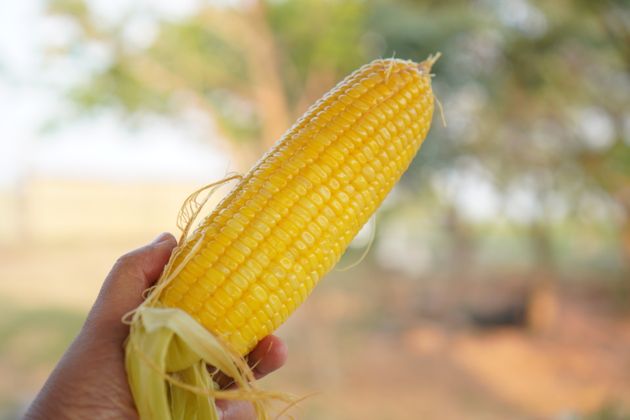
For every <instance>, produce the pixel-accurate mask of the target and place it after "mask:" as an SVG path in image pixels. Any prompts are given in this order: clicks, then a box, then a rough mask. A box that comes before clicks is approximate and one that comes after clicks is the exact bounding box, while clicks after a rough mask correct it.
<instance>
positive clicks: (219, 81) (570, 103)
mask: <svg viewBox="0 0 630 420" xmlns="http://www.w3.org/2000/svg"><path fill="white" fill-rule="evenodd" d="M229 4H230V5H226V3H217V4H215V5H211V4H209V3H203V5H202V6H201V7H200V9H199V10H198V11H197V12H196V13H194V14H193V15H191V16H189V17H186V18H183V19H179V20H169V19H165V18H161V19H160V20H159V21H158V26H157V34H156V36H155V37H154V38H153V39H152V40H151V42H150V43H149V44H148V45H146V46H144V47H141V48H138V47H136V46H133V45H130V44H129V42H128V41H127V39H126V37H125V33H126V31H125V25H126V23H127V22H126V21H125V19H123V20H121V21H120V22H119V23H118V24H114V25H106V24H103V23H102V22H100V21H99V18H98V16H95V15H94V13H91V11H90V4H89V3H86V2H85V1H84V0H50V1H49V10H50V12H51V13H54V14H62V15H64V16H66V17H69V18H70V19H72V20H73V21H74V22H75V23H76V24H78V26H79V27H80V28H81V36H80V37H79V39H78V40H77V42H78V43H85V42H99V43H103V44H106V45H108V46H109V48H110V49H111V51H113V53H112V58H111V61H110V62H109V63H108V65H107V66H105V67H104V68H102V69H100V70H97V71H95V72H94V73H93V74H92V76H91V77H90V78H89V79H88V80H87V81H85V82H84V83H83V82H82V83H79V84H78V85H76V86H74V88H73V89H72V92H71V96H72V98H73V99H74V100H75V102H76V103H77V104H78V105H79V106H80V107H83V108H87V109H94V108H98V107H120V108H121V109H123V110H124V111H125V112H127V113H132V114H133V113H137V112H143V111H147V110H149V111H152V112H162V113H165V114H177V113H178V112H179V111H181V110H182V109H185V108H187V107H193V108H194V109H197V110H200V111H201V112H203V113H204V114H206V115H207V116H208V117H209V118H210V119H212V120H213V121H215V122H216V123H217V124H218V126H219V128H220V130H221V132H222V135H223V137H224V138H225V139H227V140H230V143H229V144H230V145H231V146H230V147H231V148H232V153H233V155H234V156H235V158H237V159H239V158H240V166H242V167H246V166H247V165H248V164H249V163H250V162H251V161H252V160H253V159H254V158H255V157H256V156H258V155H259V153H260V151H261V150H262V149H265V148H266V147H267V146H268V145H269V144H270V143H271V142H273V141H274V140H275V139H276V138H277V137H278V136H279V135H280V134H281V133H282V132H283V131H284V130H285V129H286V128H287V127H288V125H289V123H290V121H293V120H294V119H295V118H296V117H297V116H298V115H300V114H301V113H302V112H303V111H304V110H305V108H306V107H307V106H308V104H310V103H311V102H312V101H314V100H315V99H316V98H318V97H319V96H320V95H321V94H322V93H323V92H325V91H326V90H328V89H329V88H330V87H331V86H332V85H333V84H334V83H335V81H336V80H338V79H340V78H341V77H342V76H343V75H345V74H347V73H348V72H349V71H351V70H352V69H354V68H356V67H357V66H358V65H360V64H362V63H363V62H365V61H368V60H370V59H373V58H378V57H389V56H394V55H395V56H397V57H403V58H412V59H416V60H419V59H422V58H423V57H425V56H426V55H428V54H429V53H432V52H435V51H442V52H444V53H445V54H444V58H443V59H442V60H440V61H439V62H438V63H437V65H436V67H435V72H436V73H437V74H439V77H438V78H436V81H435V86H436V92H437V95H438V97H439V98H440V99H441V100H442V102H443V103H444V105H445V110H446V116H447V119H448V120H449V126H448V127H446V129H437V130H433V132H432V134H431V139H430V141H429V142H428V143H427V145H425V147H424V149H423V153H421V154H420V156H419V158H418V159H417V160H416V161H415V163H414V164H413V165H412V168H411V170H410V172H409V173H408V175H407V176H406V177H405V179H404V180H403V184H402V187H403V188H405V187H407V188H409V187H411V186H413V189H414V195H415V197H419V198H420V199H422V200H425V201H426V203H427V206H431V205H434V204H430V203H438V205H437V206H436V209H438V212H436V214H441V215H446V216H443V217H444V220H443V222H444V223H443V226H444V228H445V229H447V230H448V231H449V232H450V234H449V237H450V238H451V239H452V241H451V242H452V246H451V249H452V252H453V254H452V257H451V258H452V259H453V260H454V261H460V260H461V261H462V264H464V265H466V264H468V265H470V264H473V263H474V258H473V257H472V256H474V252H472V250H473V248H474V245H475V244H474V241H473V240H472V239H473V238H472V236H471V235H472V233H471V231H470V230H469V229H466V228H465V227H463V225H464V224H466V223H469V220H467V218H468V219H469V217H468V216H467V213H468V212H469V209H468V208H467V207H470V206H472V204H474V200H475V198H474V197H473V198H472V200H471V199H468V201H462V199H461V194H459V193H457V189H456V190H455V193H452V192H451V193H448V192H447V191H444V189H443V188H442V187H441V186H442V184H441V183H440V182H433V181H436V180H438V181H439V180H440V179H444V178H446V179H451V178H453V179H459V180H463V181H462V182H470V179H477V178H478V176H481V178H482V179H485V181H486V182H488V183H489V185H490V187H489V188H491V189H492V190H493V191H495V193H496V195H497V196H498V197H499V201H500V204H499V209H498V210H495V212H494V213H491V214H490V215H489V216H488V215H486V217H490V218H491V219H494V221H497V220H498V219H502V218H504V217H507V218H508V219H509V220H511V221H513V222H515V223H519V224H525V225H527V226H529V232H530V233H531V235H530V242H531V247H530V249H531V261H532V266H534V267H537V268H538V269H539V272H540V274H539V275H538V274H537V275H536V276H537V277H542V278H548V277H550V275H549V274H542V273H548V272H552V271H553V270H554V267H555V260H554V251H553V249H554V247H553V240H552V238H551V237H550V233H549V232H550V231H549V224H551V223H556V222H557V220H558V218H560V219H562V218H567V217H574V216H576V215H577V214H578V213H580V212H582V208H583V207H584V206H583V205H582V203H584V198H585V197H598V198H597V199H598V200H599V201H600V203H599V204H601V206H603V207H604V208H605V211H606V214H607V215H608V216H607V217H608V219H609V220H606V221H604V222H605V223H611V224H613V225H616V226H618V227H619V228H620V231H621V232H623V233H621V234H620V235H621V236H622V238H621V242H623V243H625V244H626V245H625V252H626V254H625V255H626V262H627V268H628V269H629V270H630V191H629V190H630V169H629V168H630V150H629V148H630V128H629V127H630V112H629V109H630V77H629V71H630V47H629V45H630V42H629V40H630V29H629V27H630V7H629V5H628V2H627V1H624V0H603V1H597V2H593V1H589V0H560V1H554V2H544V1H542V0H476V1H472V2H471V1H464V0H456V1H451V2H441V1H437V0H424V1H411V0H397V1H384V0H364V1H361V0H351V1H344V2H340V1H333V0H325V1H317V0H303V1H290V0H287V1H267V2H265V1H262V0H258V1H248V2H235V3H229ZM71 48H72V46H69V49H71ZM66 52H67V51H66ZM475 174H476V175H475ZM453 175H456V176H455V177H453ZM473 176H477V178H474V177H473ZM419 179H421V180H422V182H421V183H419V182H418V180H419ZM427 181H431V182H427ZM418 185H422V186H424V187H418ZM431 186H433V187H431ZM436 186H437V187H436ZM481 199H482V198H479V200H481ZM471 203H472V204H471ZM587 210H588V209H587ZM620 212H621V216H620V217H618V220H617V219H613V218H612V217H613V216H614V215H615V214H618V213H620ZM586 213H587V214H588V211H586ZM553 215H556V216H553ZM552 216H553V217H552ZM554 217H555V219H554ZM587 217H588V216H587ZM491 221H492V220H491ZM592 222H593V223H596V222H598V221H596V220H593V221H592ZM458 255H459V256H461V255H464V256H466V257H465V258H459V257H458ZM468 272H469V270H468V269H467V268H464V269H463V270H462V273H468ZM545 282H546V280H545V281H543V283H545Z"/></svg>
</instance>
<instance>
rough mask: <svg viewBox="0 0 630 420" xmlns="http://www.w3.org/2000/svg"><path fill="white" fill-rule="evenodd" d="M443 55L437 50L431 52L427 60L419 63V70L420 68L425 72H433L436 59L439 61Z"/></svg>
mask: <svg viewBox="0 0 630 420" xmlns="http://www.w3.org/2000/svg"><path fill="white" fill-rule="evenodd" d="M440 57H442V53H441V52H437V53H435V54H431V55H430V56H428V57H427V59H426V60H424V61H422V62H420V63H418V70H420V72H421V73H423V74H431V69H432V68H433V65H434V64H435V62H436V61H438V60H439V59H440Z"/></svg>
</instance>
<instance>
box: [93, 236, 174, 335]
mask: <svg viewBox="0 0 630 420" xmlns="http://www.w3.org/2000/svg"><path fill="white" fill-rule="evenodd" d="M176 245H177V241H176V240H175V238H174V237H173V235H171V234H170V233H162V234H161V235H159V236H158V237H157V238H155V239H154V240H153V242H151V243H149V244H147V245H145V246H143V247H141V248H138V249H136V250H134V251H131V252H129V253H127V254H125V255H123V256H122V257H120V258H118V260H117V261H116V263H115V264H114V267H113V268H112V269H111V271H110V272H109V274H108V275H107V278H106V279H105V282H104V283H103V286H102V287H101V291H100V293H99V295H98V297H97V299H96V302H95V303H94V306H93V307H92V310H91V311H90V314H89V316H88V323H97V324H99V325H103V324H106V327H107V328H108V329H110V328H111V329H114V330H116V331H118V332H119V333H120V334H121V336H122V338H123V339H124V337H126V335H127V333H128V328H127V326H126V325H124V324H122V323H121V322H120V321H121V319H122V317H123V316H124V315H125V314H126V313H128V312H130V311H132V310H134V309H135V308H137V307H138V305H140V304H141V303H142V300H143V299H142V293H143V292H144V291H145V290H146V289H147V288H149V287H151V286H152V285H153V284H155V282H156V281H157V280H158V278H159V277H160V275H161V274H162V270H163V269H164V266H165V265H166V263H167V262H168V259H169V258H170V256H171V252H172V251H173V249H174V248H175V246H176Z"/></svg>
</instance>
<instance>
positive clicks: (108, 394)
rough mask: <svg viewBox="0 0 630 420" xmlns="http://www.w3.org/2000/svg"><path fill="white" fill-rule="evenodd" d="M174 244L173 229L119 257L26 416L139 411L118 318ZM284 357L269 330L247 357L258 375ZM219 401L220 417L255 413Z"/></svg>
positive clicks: (229, 419) (125, 330)
mask: <svg viewBox="0 0 630 420" xmlns="http://www.w3.org/2000/svg"><path fill="white" fill-rule="evenodd" d="M176 244H177V243H176V240H175V238H174V237H173V236H172V235H170V234H166V233H163V234H162V235H160V236H158V237H157V238H156V239H155V240H154V241H153V242H151V243H150V244H148V245H146V246H144V247H142V248H139V249H137V250H135V251H132V252H130V253H128V254H126V255H124V256H122V257H121V258H119V259H118V261H117V262H116V264H115V265H114V267H113V268H112V270H111V272H110V273H109V275H108V276H107V278H106V280H105V282H104V284H103V286H102V288H101V291H100V293H99V295H98V298H97V299H96V302H95V303H94V306H93V307H92V309H91V311H90V313H89V315H88V317H87V320H86V321H85V324H84V326H83V328H82V329H81V332H80V333H79V335H78V336H77V338H76V339H75V340H74V342H73V343H72V344H71V345H70V347H69V348H68V350H67V351H66V353H65V355H64V356H63V357H62V359H61V361H60V362H59V363H58V364H57V367H56V368H55V370H54V371H53V373H52V374H51V375H50V377H49V378H48V380H47V381H46V383H45V385H44V387H43V388H42V390H41V391H40V392H39V394H38V395H37V397H36V398H35V401H33V403H32V404H31V406H30V407H29V409H28V411H27V413H26V416H25V418H26V419H29V420H35V419H66V418H71V419H84V418H85V419H110V418H111V419H134V418H137V417H138V415H137V413H136V410H135V407H134V403H133V398H132V396H131V392H130V390H129V386H128V384H127V375H126V373H125V363H124V360H125V353H124V348H123V343H124V341H125V338H126V337H127V335H128V334H129V327H128V326H127V325H125V324H123V323H122V322H121V319H122V317H123V316H124V315H125V314H126V313H128V312H129V311H131V310H133V309H135V308H136V307H137V306H138V305H140V303H142V293H143V292H144V290H145V289H147V288H148V287H150V286H152V285H153V284H154V283H155V282H156V281H157V279H158V278H159V277H160V274H161V273H162V269H163V268H164V265H165V264H166V263H167V262H168V259H169V257H170V255H171V252H172V251H173V248H174V247H175V246H176ZM286 357H287V348H286V345H285V344H284V343H283V342H282V341H281V340H280V339H279V338H277V337H275V336H269V337H266V338H264V339H263V340H261V342H260V343H258V346H257V347H256V348H255V349H254V350H253V351H252V352H251V353H250V355H249V358H248V360H249V361H250V363H251V364H252V366H255V367H254V374H255V375H256V377H258V378H260V377H263V376H265V375H266V374H268V373H270V372H273V371H274V370H276V369H278V368H280V367H281V366H282V365H283V364H284V362H285V360H286ZM217 407H218V409H219V412H220V413H219V414H220V416H221V418H222V419H223V420H237V419H238V420H241V419H254V418H255V413H254V410H253V407H252V405H251V404H250V403H248V402H246V401H217Z"/></svg>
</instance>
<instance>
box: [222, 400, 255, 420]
mask: <svg viewBox="0 0 630 420" xmlns="http://www.w3.org/2000/svg"><path fill="white" fill-rule="evenodd" d="M216 404H217V408H218V409H219V417H220V418H221V420H254V419H255V418H256V411H255V410H254V406H253V405H252V404H251V403H250V402H248V401H227V400H217V402H216Z"/></svg>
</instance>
